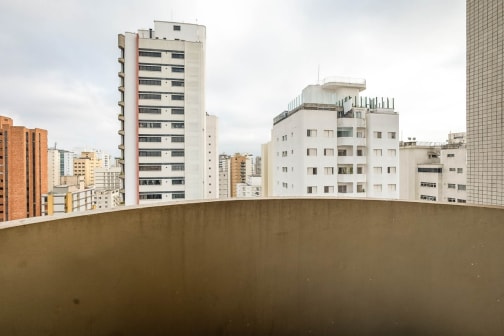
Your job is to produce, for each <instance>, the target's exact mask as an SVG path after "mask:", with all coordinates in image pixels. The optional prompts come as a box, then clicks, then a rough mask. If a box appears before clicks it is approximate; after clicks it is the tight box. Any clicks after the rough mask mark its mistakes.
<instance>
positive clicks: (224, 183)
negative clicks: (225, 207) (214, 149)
mask: <svg viewBox="0 0 504 336" xmlns="http://www.w3.org/2000/svg"><path fill="white" fill-rule="evenodd" d="M230 158H231V157H230V156H229V155H227V154H219V198H230V197H231V160H230Z"/></svg>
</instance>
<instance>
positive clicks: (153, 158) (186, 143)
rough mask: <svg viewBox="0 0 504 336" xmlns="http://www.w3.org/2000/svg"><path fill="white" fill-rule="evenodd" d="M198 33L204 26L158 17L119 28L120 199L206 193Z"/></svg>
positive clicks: (202, 195)
mask: <svg viewBox="0 0 504 336" xmlns="http://www.w3.org/2000/svg"><path fill="white" fill-rule="evenodd" d="M205 35H206V28H205V27H204V26H200V25H195V24H187V23H175V22H163V21H155V22H154V29H148V30H139V31H138V32H137V33H125V34H120V35H119V41H118V44H119V48H120V50H121V56H120V58H119V63H120V65H121V71H120V72H119V77H120V80H121V85H120V87H119V91H120V92H121V100H120V102H119V105H120V106H121V113H120V115H119V120H120V121H121V130H120V131H119V134H120V135H121V144H120V146H119V149H120V150H121V160H120V164H121V166H122V174H121V178H122V181H123V188H122V190H121V193H122V195H123V196H122V197H123V199H124V203H125V205H131V204H139V203H152V202H159V201H171V200H184V199H204V198H207V197H208V195H209V193H208V192H207V191H210V190H209V189H208V188H207V187H208V182H207V181H208V177H207V176H208V174H207V170H208V168H209V166H208V164H207V162H208V155H207V153H208V150H207V146H208V145H207V144H208V143H207V141H206V139H207V135H206V131H207V128H206V113H205V39H206V37H205ZM215 152H216V151H215ZM215 167H216V166H215ZM212 169H213V168H212Z"/></svg>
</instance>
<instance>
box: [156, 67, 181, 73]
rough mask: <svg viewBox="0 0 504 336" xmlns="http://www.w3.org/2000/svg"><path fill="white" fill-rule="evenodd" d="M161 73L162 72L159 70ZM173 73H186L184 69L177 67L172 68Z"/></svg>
mask: <svg viewBox="0 0 504 336" xmlns="http://www.w3.org/2000/svg"><path fill="white" fill-rule="evenodd" d="M159 71H161V70H159ZM171 71H172V72H184V68H183V67H175V66H173V67H172V68H171Z"/></svg>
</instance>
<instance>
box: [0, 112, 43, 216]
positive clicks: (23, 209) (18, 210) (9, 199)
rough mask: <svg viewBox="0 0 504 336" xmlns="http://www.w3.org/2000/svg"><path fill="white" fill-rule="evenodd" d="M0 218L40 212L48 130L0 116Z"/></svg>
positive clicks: (38, 213)
mask: <svg viewBox="0 0 504 336" xmlns="http://www.w3.org/2000/svg"><path fill="white" fill-rule="evenodd" d="M0 127H1V129H0V221H2V222H4V221H9V220H14V219H22V218H27V217H35V216H40V215H41V195H42V194H44V193H47V168H48V163H47V131H46V130H43V129H39V128H35V129H28V128H26V127H24V126H14V124H13V120H12V119H11V118H9V117H4V116H0Z"/></svg>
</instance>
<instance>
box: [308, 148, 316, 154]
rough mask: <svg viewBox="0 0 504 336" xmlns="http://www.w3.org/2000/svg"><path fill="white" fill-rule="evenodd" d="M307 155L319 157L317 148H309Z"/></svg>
mask: <svg viewBox="0 0 504 336" xmlns="http://www.w3.org/2000/svg"><path fill="white" fill-rule="evenodd" d="M306 155H308V156H317V148H307V149H306Z"/></svg>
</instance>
